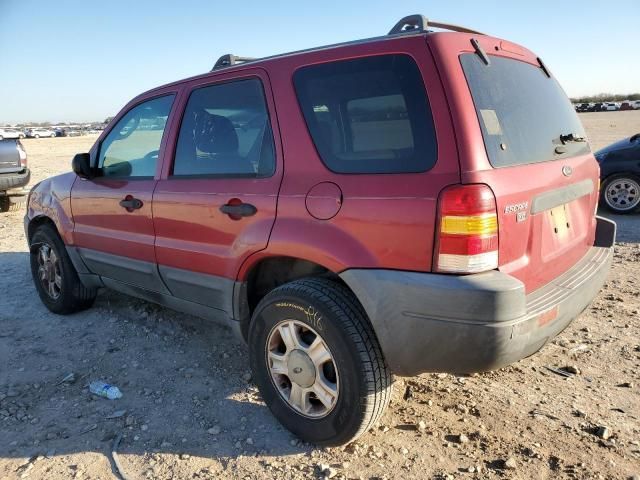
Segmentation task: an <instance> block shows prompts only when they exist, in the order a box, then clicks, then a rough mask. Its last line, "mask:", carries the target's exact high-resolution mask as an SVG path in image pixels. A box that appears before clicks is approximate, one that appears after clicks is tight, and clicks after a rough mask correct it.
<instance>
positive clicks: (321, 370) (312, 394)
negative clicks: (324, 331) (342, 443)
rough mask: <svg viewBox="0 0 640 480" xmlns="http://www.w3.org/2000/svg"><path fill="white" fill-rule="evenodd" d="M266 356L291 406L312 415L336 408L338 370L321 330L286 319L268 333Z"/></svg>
mask: <svg viewBox="0 0 640 480" xmlns="http://www.w3.org/2000/svg"><path fill="white" fill-rule="evenodd" d="M266 356H267V358H266V361H267V366H268V368H269V372H270V373H271V380H272V381H273V384H274V385H275V387H276V389H277V390H278V392H279V393H280V396H281V397H282V398H283V399H284V401H285V402H286V403H287V405H289V407H291V408H293V409H294V410H295V411H297V412H298V413H300V414H302V415H304V416H307V417H311V418H322V417H325V416H327V415H328V414H329V413H330V412H331V410H333V408H334V407H335V405H336V402H337V399H338V394H339V379H338V370H337V369H336V365H335V362H334V359H333V356H332V354H331V352H330V350H329V348H328V346H327V344H326V343H325V341H324V339H323V338H322V337H321V336H320V334H318V332H316V331H315V330H314V329H312V328H311V327H309V326H308V325H306V324H305V323H302V322H299V321H297V320H283V321H281V322H280V323H278V324H276V326H275V327H274V328H273V329H272V330H271V333H270V334H269V336H268V339H267V350H266Z"/></svg>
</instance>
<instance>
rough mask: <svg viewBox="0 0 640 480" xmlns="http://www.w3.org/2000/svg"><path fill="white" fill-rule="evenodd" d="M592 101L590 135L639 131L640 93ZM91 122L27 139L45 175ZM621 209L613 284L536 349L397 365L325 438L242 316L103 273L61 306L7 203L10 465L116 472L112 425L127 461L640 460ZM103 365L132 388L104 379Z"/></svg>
mask: <svg viewBox="0 0 640 480" xmlns="http://www.w3.org/2000/svg"><path fill="white" fill-rule="evenodd" d="M581 118H582V119H583V121H584V123H585V126H586V127H587V129H588V133H589V136H590V139H591V142H592V145H593V146H594V148H599V147H602V146H604V145H605V144H607V143H609V142H611V141H614V140H617V139H619V138H622V137H624V136H628V135H631V134H632V133H636V132H640V111H636V112H616V113H609V112H602V113H595V114H584V115H581ZM94 140H95V138H88V137H79V138H56V139H40V140H26V141H24V144H25V147H26V149H27V152H28V154H29V160H30V165H31V167H32V169H33V173H34V182H35V181H38V180H39V179H42V178H44V177H47V176H50V175H54V174H56V173H60V172H63V171H65V170H67V169H68V168H69V162H70V158H71V156H72V155H73V153H76V152H78V151H86V150H87V149H88V148H89V146H90V145H91V143H92V142H93V141H94ZM615 220H617V221H618V222H619V237H618V238H619V240H620V242H621V243H618V245H617V246H616V255H615V262H614V266H613V270H612V272H611V274H610V277H609V279H608V281H607V284H606V287H605V288H604V289H603V291H602V292H601V293H600V295H599V296H598V297H597V299H596V300H595V302H594V303H593V305H592V306H591V307H590V308H589V309H588V310H587V311H586V312H585V313H584V314H583V315H582V316H581V317H580V318H579V319H578V320H577V321H575V322H574V323H573V324H572V325H571V326H570V327H569V328H568V329H567V330H566V331H565V332H564V333H562V335H560V336H559V337H558V338H557V339H556V340H554V341H553V342H552V343H551V344H549V345H547V346H546V347H545V348H544V349H543V350H542V351H541V352H540V353H539V354H537V355H535V356H533V357H531V358H529V359H526V360H523V361H521V362H518V363H517V364H515V365H513V366H511V367H508V368H505V369H502V370H500V371H497V372H492V373H487V374H482V375H473V376H469V377H456V376H452V375H421V376H419V377H416V378H411V379H398V380H397V381H396V384H395V387H394V397H393V400H392V403H391V405H390V408H389V409H388V411H387V413H386V415H385V416H384V417H383V418H382V421H381V423H380V424H379V425H378V426H377V427H376V428H375V429H372V430H371V431H370V432H368V433H367V434H365V435H364V436H363V437H361V438H360V439H359V440H358V441H357V442H355V443H353V444H350V445H348V446H346V447H343V448H333V449H318V448H315V447H313V446H310V445H306V444H302V443H299V442H298V441H297V440H296V439H295V438H294V437H293V436H292V435H291V434H290V433H288V432H287V431H286V430H284V429H283V428H282V427H281V426H280V425H279V423H278V422H277V421H276V420H275V419H274V418H273V417H272V416H271V414H270V413H269V411H268V409H267V408H266V407H265V405H264V404H263V403H262V401H261V399H260V395H259V394H258V392H257V390H256V388H255V387H254V386H253V384H252V382H251V375H250V373H249V371H248V363H247V351H246V347H245V346H244V345H241V344H238V343H236V341H235V340H234V338H233V337H232V335H231V333H230V332H228V331H226V330H224V329H222V328H219V327H216V326H214V325H210V324H207V323H206V322H203V321H201V320H199V319H195V318H193V317H189V316H186V315H182V314H179V313H176V312H173V311H170V310H168V309H163V308H160V307H157V306H155V305H152V304H150V303H146V302H144V301H140V300H136V299H131V298H127V297H125V296H123V295H120V294H116V293H111V292H107V291H103V292H101V293H100V295H99V297H98V299H97V301H96V304H95V307H94V308H92V309H91V310H89V311H86V312H83V313H80V314H76V315H73V316H69V317H60V316H56V315H53V314H51V313H49V312H48V311H47V310H46V309H45V308H44V306H43V305H42V304H41V303H40V301H39V299H38V297H37V294H36V292H35V290H34V288H33V286H32V282H31V277H30V273H29V271H28V256H27V249H26V244H25V240H24V235H23V230H22V213H15V214H2V215H1V216H0V292H2V294H1V296H0V322H1V323H0V325H1V326H2V328H0V364H1V365H2V368H1V369H0V432H1V435H0V478H8V479H11V478H47V479H63V478H64V479H66V478H94V479H103V478H117V473H116V469H117V467H116V464H115V463H114V461H113V456H112V454H111V451H112V449H113V446H114V444H115V443H116V440H120V441H119V443H118V446H117V452H118V454H117V458H118V461H119V465H120V468H121V469H122V472H123V473H124V475H125V476H126V478H129V479H138V478H163V479H164V478H167V479H169V478H171V479H183V478H185V479H186V478H194V479H206V478H243V479H244V478H278V479H290V478H291V479H294V478H295V479H297V478H320V477H329V478H349V479H350V478H367V479H368V478H379V479H383V478H387V479H391V478H407V479H409V478H468V479H472V478H475V479H484V478H522V479H548V478H554V479H555V478H585V479H592V478H603V479H604V478H606V479H626V478H631V477H632V476H633V475H636V477H634V478H638V477H637V475H640V418H639V416H640V395H639V389H640V374H639V371H640V369H639V367H640V326H639V323H638V317H639V311H640V299H639V293H640V288H639V283H640V279H639V278H638V274H637V269H638V264H639V262H640V245H639V243H638V242H639V241H640V218H639V217H638V216H628V217H617V218H615ZM547 367H556V368H563V367H568V369H569V370H571V371H573V372H575V373H574V374H573V375H570V376H569V377H565V376H561V375H558V374H556V373H554V372H552V371H550V370H548V369H547ZM69 374H73V375H71V377H72V378H69ZM65 378H66V381H65ZM94 379H104V380H106V381H109V382H111V383H113V384H115V385H117V386H119V387H120V389H121V390H122V392H123V394H124V396H123V398H121V399H119V400H113V401H110V400H105V399H100V398H96V397H94V396H92V395H91V394H89V392H88V388H87V384H88V382H89V381H91V380H94Z"/></svg>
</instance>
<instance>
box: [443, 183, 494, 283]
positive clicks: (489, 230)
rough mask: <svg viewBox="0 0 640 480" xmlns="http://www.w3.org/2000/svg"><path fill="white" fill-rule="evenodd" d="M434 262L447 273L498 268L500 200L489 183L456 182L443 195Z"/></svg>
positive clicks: (473, 271)
mask: <svg viewBox="0 0 640 480" xmlns="http://www.w3.org/2000/svg"><path fill="white" fill-rule="evenodd" d="M434 265H435V270H437V271H438V272H444V273H477V272H484V271H487V270H493V269H495V268H497V267H498V216H497V213H496V199H495V197H494V195H493V192H492V191H491V189H490V188H489V187H488V186H487V185H456V186H453V187H449V188H446V189H445V190H443V191H442V193H441V194H440V198H439V201H438V223H437V241H436V253H435V258H434Z"/></svg>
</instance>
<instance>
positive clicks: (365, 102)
mask: <svg viewBox="0 0 640 480" xmlns="http://www.w3.org/2000/svg"><path fill="white" fill-rule="evenodd" d="M294 83H295V88H296V93H297V96H298V101H299V102H300V106H301V108H302V112H303V114H304V118H305V121H306V123H307V127H308V128H309V132H310V133H311V137H312V139H313V142H314V144H315V146H316V149H317V151H318V153H319V154H320V157H321V159H322V161H323V162H324V163H325V165H326V166H327V167H328V168H329V169H330V170H332V171H334V172H337V173H409V172H424V171H426V170H429V169H430V168H431V167H432V166H433V165H434V164H435V162H436V154H437V147H436V135H435V130H434V126H433V118H432V115H431V109H430V107H429V102H428V100H427V96H426V92H425V87H424V83H423V81H422V78H421V75H420V71H419V70H418V67H417V65H416V63H415V62H414V61H413V59H412V58H411V57H409V56H407V55H384V56H376V57H367V58H361V59H357V60H343V61H338V62H331V63H325V64H321V65H313V66H309V67H304V68H301V69H300V70H298V71H297V72H296V73H295V76H294Z"/></svg>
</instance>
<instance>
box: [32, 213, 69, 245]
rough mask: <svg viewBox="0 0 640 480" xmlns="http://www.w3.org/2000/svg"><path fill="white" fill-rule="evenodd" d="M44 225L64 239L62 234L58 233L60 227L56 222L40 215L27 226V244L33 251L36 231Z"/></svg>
mask: <svg viewBox="0 0 640 480" xmlns="http://www.w3.org/2000/svg"><path fill="white" fill-rule="evenodd" d="M42 225H49V226H50V227H51V228H53V230H54V231H55V232H56V233H57V234H58V236H59V237H60V238H61V239H62V236H61V235H60V232H59V231H58V227H57V226H56V224H55V222H54V221H53V220H52V219H51V218H50V217H48V216H46V215H38V216H36V217H33V218H32V219H30V220H29V223H28V224H27V231H26V233H27V242H28V244H29V248H30V249H31V239H32V238H33V234H34V233H35V232H36V230H37V229H38V228H39V227H40V226H42Z"/></svg>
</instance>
